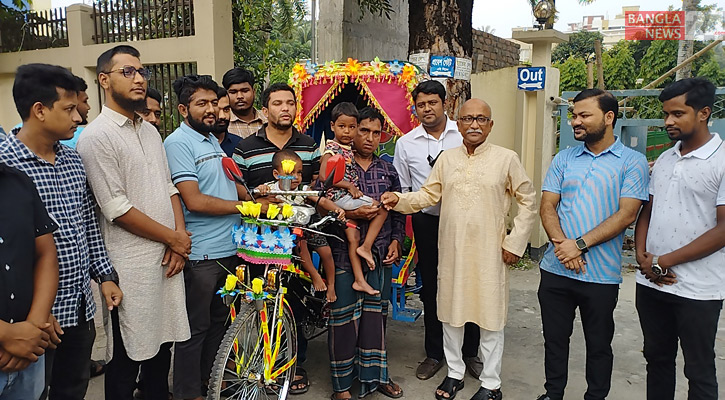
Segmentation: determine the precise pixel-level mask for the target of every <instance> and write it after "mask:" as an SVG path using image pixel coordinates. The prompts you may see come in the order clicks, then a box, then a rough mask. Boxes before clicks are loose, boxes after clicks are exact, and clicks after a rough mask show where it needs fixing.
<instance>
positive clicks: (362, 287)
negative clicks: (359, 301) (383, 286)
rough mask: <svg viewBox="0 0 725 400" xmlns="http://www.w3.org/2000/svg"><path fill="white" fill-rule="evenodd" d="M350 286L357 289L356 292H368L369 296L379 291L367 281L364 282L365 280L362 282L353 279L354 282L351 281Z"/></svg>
mask: <svg viewBox="0 0 725 400" xmlns="http://www.w3.org/2000/svg"><path fill="white" fill-rule="evenodd" d="M352 288H353V289H355V290H357V291H358V292H365V293H367V294H369V295H371V296H375V295H378V294H380V291H379V290H375V289H373V287H372V286H370V284H369V283H367V282H365V281H362V282H358V281H355V282H353V283H352Z"/></svg>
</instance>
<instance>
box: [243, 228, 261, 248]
mask: <svg viewBox="0 0 725 400" xmlns="http://www.w3.org/2000/svg"><path fill="white" fill-rule="evenodd" d="M245 225H248V226H245V227H244V234H243V235H242V240H243V241H244V245H245V246H255V245H256V244H257V239H258V235H257V226H256V225H252V224H245Z"/></svg>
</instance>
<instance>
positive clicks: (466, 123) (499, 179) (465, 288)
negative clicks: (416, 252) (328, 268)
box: [380, 99, 536, 400]
mask: <svg viewBox="0 0 725 400" xmlns="http://www.w3.org/2000/svg"><path fill="white" fill-rule="evenodd" d="M492 127H493V120H491V108H490V107H489V106H488V104H486V103H485V102H484V101H482V100H479V99H471V100H469V101H467V102H466V103H465V104H464V105H463V107H461V111H460V117H459V119H458V129H459V130H460V132H461V134H462V136H463V146H459V147H457V148H455V149H451V150H449V151H445V152H443V154H442V155H441V156H440V159H439V160H438V161H437V162H436V164H435V166H434V167H433V170H432V171H431V174H430V176H429V177H428V179H427V180H426V181H425V183H424V184H423V186H422V187H421V188H420V190H418V191H415V192H410V193H391V192H389V193H384V194H383V195H382V197H381V199H380V201H381V202H382V203H383V205H384V206H385V207H386V208H387V209H390V210H394V211H398V212H400V213H403V214H411V213H414V212H418V211H420V210H421V209H422V208H424V207H430V206H432V205H434V204H439V203H440V204H441V213H440V216H441V221H443V223H442V224H441V226H440V232H439V236H440V238H441V240H440V248H439V250H440V254H439V258H438V261H439V263H438V264H439V268H440V273H441V276H442V278H441V279H440V281H439V282H438V283H439V286H438V310H437V311H438V318H439V319H440V321H441V322H442V325H443V349H444V354H445V357H446V363H447V364H448V375H447V377H446V378H445V379H444V380H443V383H441V384H440V386H438V389H437V390H436V393H435V395H436V399H438V400H443V399H452V398H453V397H455V396H456V393H457V392H458V391H459V390H460V389H462V388H463V377H464V375H465V372H466V368H467V366H466V363H465V361H464V359H463V354H462V351H461V346H462V345H463V341H464V332H465V330H466V329H465V328H464V326H465V325H466V323H467V322H468V321H470V322H473V323H474V324H475V326H476V328H477V329H479V334H480V341H479V342H477V343H475V345H476V346H477V347H478V348H479V350H480V353H481V358H482V360H483V370H482V372H481V373H480V375H479V376H477V377H476V378H478V379H480V388H479V389H478V391H477V392H476V394H475V395H474V396H473V397H472V400H501V399H502V398H503V394H502V392H501V378H500V375H501V360H502V358H503V343H504V333H503V329H504V326H505V325H506V313H507V311H508V266H507V265H511V264H515V263H516V262H518V260H519V258H520V257H521V256H522V255H523V254H524V251H525V250H526V246H527V244H528V241H529V234H530V233H531V229H532V227H533V225H534V223H535V221H536V194H535V191H534V186H533V185H532V183H531V180H530V179H529V178H528V177H527V176H526V171H525V170H524V167H523V166H522V165H521V161H519V156H518V155H517V154H516V153H515V152H513V151H511V150H508V149H505V148H503V147H499V146H496V145H493V144H490V143H487V142H486V139H487V138H488V136H489V134H490V133H491V128H492ZM514 201H515V202H516V204H517V205H518V212H517V214H516V217H515V218H514V220H513V228H512V229H511V232H510V233H508V234H507V231H506V227H507V226H506V217H507V215H508V214H509V211H510V210H511V205H512V203H513V202H514Z"/></svg>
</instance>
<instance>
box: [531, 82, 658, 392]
mask: <svg viewBox="0 0 725 400" xmlns="http://www.w3.org/2000/svg"><path fill="white" fill-rule="evenodd" d="M617 112H618V105H617V99H616V98H615V97H614V96H612V94H611V93H608V92H605V91H603V90H601V89H587V90H584V91H582V92H581V93H579V94H578V95H577V96H576V97H575V98H574V111H573V114H574V115H573V118H572V122H571V125H572V128H574V137H575V138H576V139H577V140H581V141H583V142H584V143H583V144H582V145H579V146H577V147H573V148H570V149H566V150H563V151H561V152H560V153H559V154H557V155H556V157H554V160H553V161H552V163H551V166H550V167H549V171H548V172H547V174H546V179H545V180H544V185H543V187H542V195H541V221H542V224H543V226H544V229H545V230H546V233H547V234H548V236H549V239H551V242H552V244H553V245H552V246H549V247H548V248H547V249H546V252H545V254H544V258H543V259H542V260H541V264H540V267H541V283H540V286H539V292H538V295H539V303H540V305H541V320H542V323H543V327H544V367H545V372H546V384H545V385H544V387H545V388H546V394H543V395H541V396H539V398H538V399H539V400H562V399H563V397H564V388H565V387H566V381H567V369H568V358H569V338H570V337H571V334H572V330H573V324H574V314H575V311H576V308H577V307H578V308H579V312H580V314H581V319H582V328H583V330H584V337H585V339H586V344H587V354H586V379H587V391H586V393H585V394H584V399H586V400H600V399H601V400H603V399H605V398H606V397H607V394H608V393H609V389H610V386H611V377H612V363H613V360H614V356H613V354H612V346H611V343H612V337H613V336H614V316H613V315H614V308H615V307H616V305H617V296H618V292H619V283H621V282H622V274H621V268H622V241H623V240H624V232H625V230H626V229H627V227H628V226H629V225H630V224H631V223H633V222H634V220H635V219H636V218H637V213H638V212H639V209H640V207H641V205H642V202H643V201H647V200H648V198H649V197H648V185H649V175H648V171H649V169H648V164H647V159H646V158H645V157H644V155H642V154H640V153H638V152H636V151H634V150H632V149H630V148H628V147H626V146H624V145H623V144H622V142H621V141H620V140H619V138H617V137H616V136H614V133H613V130H614V126H615V124H616V122H617Z"/></svg>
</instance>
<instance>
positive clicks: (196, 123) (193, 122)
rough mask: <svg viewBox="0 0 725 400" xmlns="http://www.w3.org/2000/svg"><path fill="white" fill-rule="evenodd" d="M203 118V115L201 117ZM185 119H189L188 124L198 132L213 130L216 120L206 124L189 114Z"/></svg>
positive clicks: (205, 132)
mask: <svg viewBox="0 0 725 400" xmlns="http://www.w3.org/2000/svg"><path fill="white" fill-rule="evenodd" d="M203 118H204V117H202V119H203ZM187 119H188V120H189V126H191V127H192V128H193V129H194V130H195V131H197V132H199V133H204V134H207V133H209V132H215V130H214V129H215V127H216V121H215V122H214V124H212V125H207V124H205V123H204V121H202V120H197V119H195V118H194V117H192V116H191V114H189V116H188V117H187Z"/></svg>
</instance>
